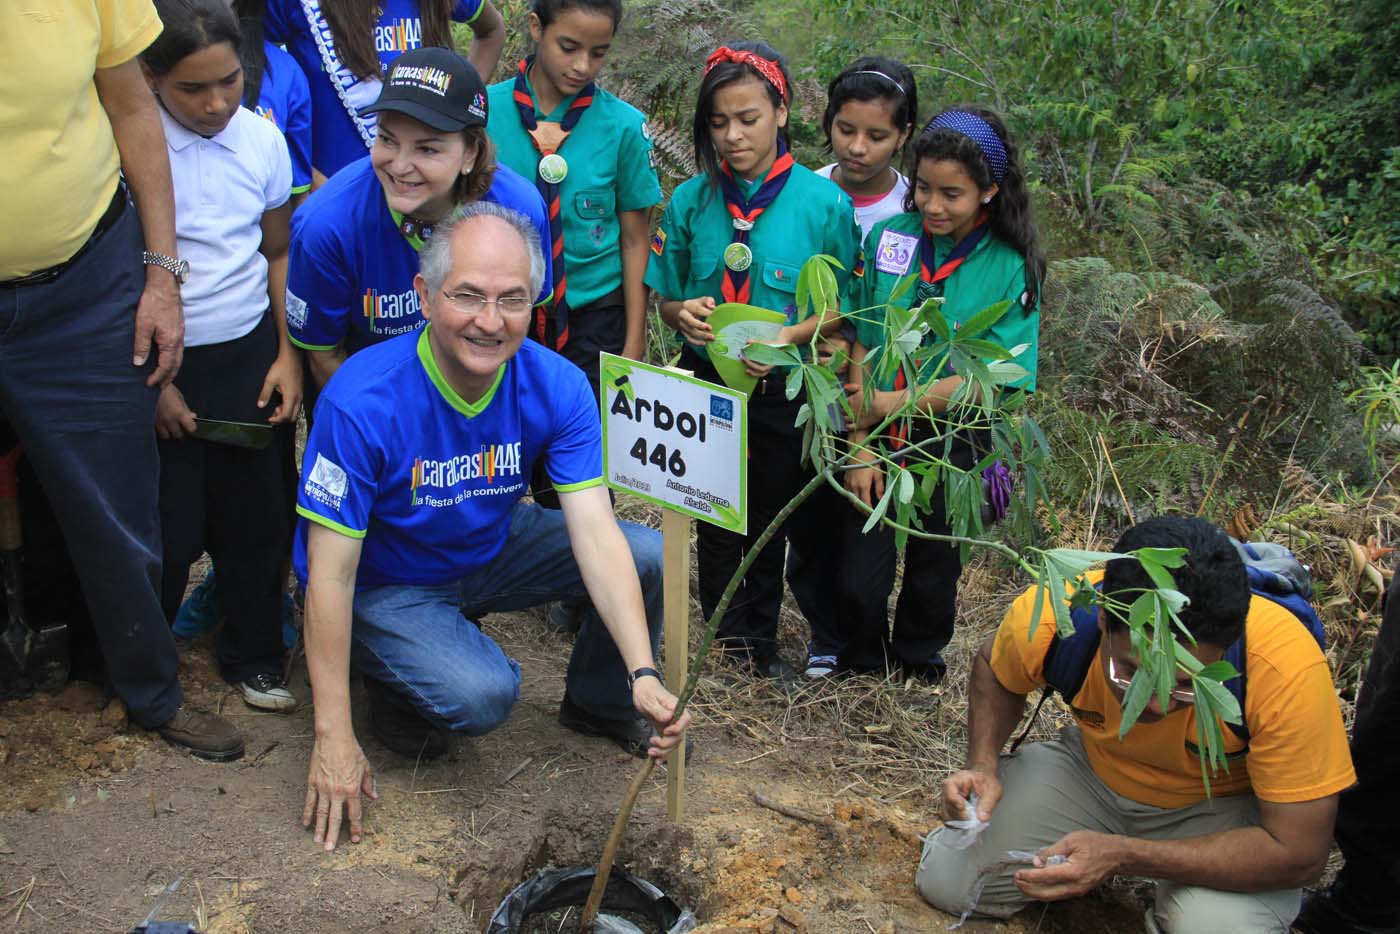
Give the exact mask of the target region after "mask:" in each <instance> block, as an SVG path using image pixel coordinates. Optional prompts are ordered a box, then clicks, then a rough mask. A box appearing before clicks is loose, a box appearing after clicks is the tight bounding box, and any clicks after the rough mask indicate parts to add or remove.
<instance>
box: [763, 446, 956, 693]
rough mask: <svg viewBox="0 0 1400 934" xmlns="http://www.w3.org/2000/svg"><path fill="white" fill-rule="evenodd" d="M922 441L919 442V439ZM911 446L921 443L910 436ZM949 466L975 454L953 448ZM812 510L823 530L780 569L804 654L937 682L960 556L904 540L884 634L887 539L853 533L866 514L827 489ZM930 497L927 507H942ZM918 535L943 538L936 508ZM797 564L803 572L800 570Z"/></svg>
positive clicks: (889, 566) (883, 531)
mask: <svg viewBox="0 0 1400 934" xmlns="http://www.w3.org/2000/svg"><path fill="white" fill-rule="evenodd" d="M924 437H926V436H924ZM913 440H914V442H915V443H917V442H918V441H920V440H922V437H921V436H919V435H917V434H916V436H915V437H914V439H913ZM948 456H949V459H950V460H951V461H952V462H953V464H955V465H956V466H957V467H959V468H962V469H964V470H966V469H970V468H971V467H972V465H973V463H974V462H975V457H976V456H975V454H974V453H973V450H972V448H971V447H970V446H969V445H967V444H960V443H955V444H954V446H953V448H952V449H951V451H950V452H949V455H948ZM820 495H821V502H820V504H819V505H818V506H817V508H816V512H817V514H818V515H819V516H820V517H821V521H823V522H824V523H825V527H824V528H823V529H822V532H821V535H820V539H819V542H818V544H817V545H816V546H815V547H814V548H813V549H812V550H811V551H810V552H808V553H807V554H805V555H804V554H803V553H801V552H794V554H793V556H792V561H791V563H790V566H789V569H788V580H789V583H790V584H791V586H792V592H793V596H794V598H796V600H797V604H798V606H800V607H801V608H802V612H803V615H805V616H806V617H807V618H808V620H809V621H810V622H811V624H812V642H811V644H810V645H809V647H808V651H809V653H810V654H812V655H834V656H836V658H837V660H838V661H839V663H840V664H841V665H842V666H843V667H846V668H849V669H852V670H854V671H878V670H882V669H885V668H887V667H889V666H894V665H898V666H899V667H902V668H904V669H905V670H906V671H910V672H914V673H918V674H922V675H932V676H935V677H938V676H941V675H942V674H943V672H944V671H946V668H947V666H946V665H945V664H944V662H943V657H942V652H943V649H944V648H945V647H946V646H947V645H948V643H949V642H950V641H951V640H952V638H953V625H954V620H955V618H956V611H957V593H958V577H959V576H960V575H961V574H962V556H961V554H960V553H959V549H958V546H957V545H951V544H948V543H946V542H938V541H929V540H927V539H921V538H915V537H913V536H910V538H909V540H908V543H907V545H906V546H905V550H904V582H903V586H901V587H900V591H899V599H898V601H897V602H896V604H895V614H894V627H893V631H891V628H890V622H889V610H888V603H889V597H890V593H891V592H892V591H893V590H894V580H895V566H896V562H897V558H898V555H897V553H896V550H895V546H894V532H893V531H891V530H890V529H889V528H887V527H883V526H876V527H875V528H873V529H871V530H870V531H869V532H867V533H865V534H863V535H862V534H861V529H862V528H863V527H864V525H865V522H866V519H867V518H868V516H867V514H866V513H864V512H861V511H860V510H858V509H856V508H855V507H854V506H853V505H851V503H850V502H849V501H848V500H846V499H845V498H844V497H842V496H841V495H840V494H838V493H836V492H835V491H834V490H829V491H823V492H822V493H821V494H820ZM942 495H943V494H942V490H941V489H939V490H935V492H934V494H933V501H934V502H935V503H938V502H941V501H942ZM923 530H924V531H925V532H930V533H933V534H936V535H947V534H949V532H950V529H949V527H948V521H947V517H946V516H945V514H944V512H943V510H941V509H938V510H935V511H934V512H932V513H931V514H929V515H927V516H924V517H923ZM804 561H807V562H810V566H801V565H802V563H803V562H804Z"/></svg>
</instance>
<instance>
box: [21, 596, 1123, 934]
mask: <svg viewBox="0 0 1400 934" xmlns="http://www.w3.org/2000/svg"><path fill="white" fill-rule="evenodd" d="M483 625H484V628H485V630H486V631H487V632H488V634H490V635H491V636H492V637H493V638H495V639H497V640H498V641H499V642H500V643H501V644H502V646H503V647H504V648H505V649H506V651H507V652H508V653H509V654H510V655H512V656H513V657H514V658H516V659H518V660H519V661H520V662H521V664H522V667H523V669H524V676H523V678H524V680H523V685H522V697H521V701H520V704H519V705H518V707H517V709H516V710H515V712H514V714H513V715H512V717H511V719H510V721H509V722H508V723H507V724H506V725H505V726H504V727H503V728H502V729H500V730H497V731H496V732H494V733H492V734H490V735H488V736H485V737H481V738H477V739H465V738H459V739H454V745H453V747H452V749H451V751H450V753H449V755H448V756H446V757H444V758H443V759H441V760H438V761H436V762H423V763H420V762H414V761H412V760H409V759H406V758H403V757H401V756H397V755H395V754H393V753H390V752H388V751H387V750H385V749H383V748H382V747H380V746H379V745H378V744H377V743H376V742H375V741H374V740H373V739H372V738H370V737H369V736H368V731H367V729H365V726H364V725H365V723H366V710H365V702H364V697H363V693H362V691H361V690H360V688H359V686H358V684H357V685H355V687H354V691H353V699H354V716H355V720H356V723H357V725H358V726H359V734H360V739H361V742H362V743H363V745H364V749H365V753H366V755H367V756H368V758H369V760H370V762H371V764H372V766H373V768H374V774H375V777H376V781H377V785H378V791H379V795H380V797H379V800H378V801H377V802H374V803H373V804H371V805H369V806H368V808H367V811H366V816H365V836H364V840H363V842H361V843H359V844H358V845H351V844H348V843H342V844H341V845H340V846H339V847H338V848H337V849H336V851H335V852H333V853H326V852H324V850H323V849H322V848H321V847H320V846H318V845H317V844H315V843H314V842H313V841H312V839H311V834H310V832H308V831H305V830H303V829H302V828H301V826H300V815H301V808H302V803H303V800H304V796H305V790H306V769H307V757H308V755H309V752H310V749H311V741H312V717H311V709H310V706H309V700H310V689H309V687H308V686H307V683H306V680H305V675H304V669H301V670H300V671H299V672H298V673H297V674H296V675H294V677H293V685H292V686H293V688H294V690H295V691H296V693H297V694H298V696H299V697H300V698H301V699H302V701H303V705H302V706H301V707H300V708H299V709H298V710H297V711H296V712H294V713H292V714H290V715H277V714H262V713H257V712H254V711H252V710H251V709H249V708H248V707H246V706H245V705H244V704H243V702H242V700H241V698H239V697H238V696H237V695H236V694H235V693H234V692H233V691H232V690H231V689H230V688H229V687H228V686H227V685H225V684H224V683H223V682H222V681H221V680H220V679H219V677H218V674H217V672H216V670H215V666H214V664H213V661H212V659H211V656H210V650H209V647H208V645H207V644H206V643H205V642H199V643H196V644H195V646H194V647H192V648H191V649H189V650H188V651H187V652H186V653H185V656H184V660H183V663H182V666H181V667H182V670H181V679H182V681H183V683H184V684H185V686H186V690H187V693H188V695H189V700H191V701H192V702H194V703H195V704H197V705H201V706H204V707H206V708H208V709H214V710H219V711H221V712H222V713H223V714H224V715H225V716H227V717H229V718H230V719H231V720H233V722H234V723H235V724H236V725H237V726H238V727H239V729H241V730H242V731H243V734H244V736H245V738H246V740H247V754H246V756H245V757H244V758H243V759H242V760H240V761H238V762H234V763H229V764H212V763H208V762H204V761H201V760H199V759H196V758H194V757H192V756H190V755H188V754H186V753H183V752H180V751H178V750H176V749H175V748H174V747H172V746H169V745H168V744H166V743H165V742H164V741H162V740H161V739H160V738H159V737H158V736H157V735H156V734H153V733H150V732H148V731H145V730H142V729H139V728H136V727H134V726H130V725H128V724H127V722H126V717H125V711H124V710H123V709H122V707H121V704H120V703H119V702H116V701H110V700H108V699H107V698H106V697H105V696H104V695H103V693H102V692H101V691H100V690H99V689H98V688H96V687H94V686H91V685H85V684H80V683H75V684H72V685H70V686H69V687H68V688H66V689H65V690H64V691H63V692H62V693H61V694H58V695H56V696H52V697H47V696H38V697H32V698H29V699H26V700H23V701H17V702H10V703H6V704H0V782H3V784H4V786H5V787H6V789H7V790H8V793H7V794H6V795H4V796H3V799H0V896H3V898H0V924H4V925H5V926H6V927H7V928H9V929H12V930H16V931H21V932H24V931H102V932H106V931H111V932H125V931H127V930H129V929H130V928H131V927H132V926H133V925H135V924H137V923H138V922H140V921H141V920H142V919H143V918H145V917H146V915H147V913H148V912H150V911H151V910H152V908H153V906H154V905H155V904H156V902H157V899H158V898H159V897H160V896H161V894H162V893H163V892H164V891H165V890H166V888H167V886H169V885H170V884H171V883H172V882H173V881H174V880H176V879H179V880H181V884H180V885H179V887H178V889H177V890H176V891H175V892H174V893H173V894H171V895H170V897H169V898H168V899H167V900H166V901H165V902H164V903H163V904H162V905H161V907H160V908H159V910H158V912H157V913H156V919H157V920H182V921H189V922H193V923H196V924H197V926H198V927H199V929H200V930H201V931H205V932H208V934H252V932H323V931H324V932H372V931H373V932H377V931H386V930H394V931H396V932H409V934H412V932H434V934H450V932H476V931H481V930H482V929H484V927H485V925H486V922H487V920H488V919H489V917H490V914H491V912H492V911H493V910H494V908H495V906H496V905H497V904H498V903H499V901H500V899H501V898H502V897H503V896H504V895H505V893H506V892H507V891H509V889H510V888H511V887H512V886H514V885H515V884H516V883H517V882H519V881H520V880H521V879H522V878H524V877H525V876H527V875H528V874H530V873H532V872H534V871H535V870H537V869H539V868H542V867H545V866H582V865H591V864H593V863H594V862H596V860H597V858H598V855H599V853H600V852H601V850H602V845H603V841H604V838H605V837H606V835H607V833H608V830H609V828H610V826H611V823H612V820H613V817H614V816H615V814H616V810H617V807H618V804H619V801H620V799H621V796H622V792H623V790H624V788H625V787H626V785H627V783H628V781H629V780H630V779H631V777H632V775H633V774H634V769H635V768H636V767H637V761H636V760H634V759H631V758H629V757H627V756H626V755H625V754H624V753H622V752H621V751H620V750H619V749H617V748H616V747H614V746H613V745H611V744H610V743H607V742H605V741H602V740H597V739H591V738H587V737H583V736H579V735H577V734H574V733H572V732H570V731H568V730H565V729H563V728H562V727H560V726H559V725H558V723H557V722H556V719H555V715H556V711H557V707H558V703H559V699H560V697H561V696H562V693H563V674H564V667H565V663H566V661H567V658H568V651H569V637H566V636H562V635H559V634H556V633H554V632H552V631H550V630H549V629H548V628H547V627H546V625H545V624H544V623H543V621H542V617H541V616H540V615H536V614H515V615H508V616H507V615H500V616H492V617H488V618H487V619H486V620H484V621H483ZM961 644H962V641H961V640H960V642H959V644H958V645H961ZM955 647H956V646H955ZM967 650H968V649H967V647H966V646H963V647H962V648H961V651H963V652H966V651H967ZM717 677H719V676H717ZM726 677H729V676H726ZM716 683H717V682H716ZM705 696H706V692H705V691H704V690H703V689H702V692H701V694H700V696H699V701H700V703H699V704H698V705H697V708H696V712H697V722H696V725H695V727H694V730H693V736H694V740H695V749H694V753H693V755H692V758H691V760H690V763H689V766H688V768H687V772H686V774H687V798H686V817H685V820H684V823H683V824H681V825H679V826H678V825H675V824H672V823H669V822H668V821H667V820H666V818H665V774H664V770H662V769H658V770H656V772H655V773H654V775H653V778H652V779H651V780H650V783H649V785H648V786H647V787H646V788H645V789H644V790H643V793H642V795H641V797H640V800H639V802H638V805H637V808H636V811H635V813H634V815H633V817H632V821H631V824H630V825H629V828H628V833H627V837H626V839H625V841H624V844H623V847H622V852H621V856H620V859H619V862H620V863H621V864H622V865H624V866H626V867H627V868H628V869H630V870H631V871H632V872H634V873H636V874H637V875H639V876H641V877H643V878H646V879H649V880H651V881H652V882H654V883H655V884H657V885H658V886H660V887H661V888H662V889H663V890H665V891H666V892H667V893H668V894H669V895H670V896H671V897H672V898H674V899H675V900H676V902H677V903H679V904H680V905H682V906H683V907H689V908H691V909H692V910H694V911H695V912H696V914H697V915H698V917H699V918H700V919H701V920H702V922H703V923H702V926H701V928H700V931H701V932H703V934H721V932H731V934H737V932H760V934H767V932H772V934H784V932H793V931H799V932H800V931H810V932H814V934H821V932H833V934H835V932H839V934H850V932H869V934H895V932H923V931H929V932H937V931H944V930H947V928H948V926H949V925H950V924H951V923H953V922H954V921H955V920H956V919H954V918H950V917H948V916H947V915H944V914H942V913H940V912H938V911H936V910H934V909H932V908H930V907H928V906H927V905H925V904H924V903H923V902H922V901H921V900H920V898H919V896H918V894H917V892H916V891H915V889H914V886H913V873H914V869H915V866H916V864H917V862H918V858H919V852H920V848H919V843H918V838H919V836H920V835H921V834H923V833H924V832H926V831H927V830H928V828H929V827H930V826H931V824H932V822H933V819H934V818H933V815H934V813H935V810H934V797H933V787H932V785H931V784H930V786H929V787H915V788H912V789H910V790H909V792H908V793H907V794H904V795H902V796H900V797H898V798H897V799H894V798H891V797H884V798H882V797H879V796H877V795H875V794H874V793H872V792H869V791H865V790H864V789H863V788H862V787H861V786H860V784H859V783H856V784H855V785H852V783H851V782H850V781H849V779H848V778H847V777H846V776H844V775H838V774H835V773H832V772H830V771H829V770H826V769H824V768H823V765H824V763H826V762H827V761H828V759H827V755H826V753H825V752H824V751H823V747H824V744H825V743H826V742H827V741H828V740H829V739H830V737H823V736H820V735H812V736H805V737H804V736H795V735H791V734H790V733H789V732H788V731H786V730H778V731H775V732H763V731H759V730H755V729H753V728H752V727H749V726H747V725H746V723H745V721H743V720H742V719H736V718H734V717H732V716H722V715H719V712H718V711H717V710H716V709H714V708H713V706H710V705H707V704H705V703H704V701H705ZM748 696H750V697H752V698H753V704H754V705H756V709H755V710H750V711H749V713H750V714H751V715H757V716H759V717H766V716H767V715H768V712H769V711H771V712H772V716H773V719H774V722H776V721H777V720H778V719H779V718H781V717H782V716H783V714H782V711H783V710H784V709H786V704H787V702H786V701H785V700H783V699H781V698H779V697H777V695H775V694H773V693H772V691H771V689H770V688H768V687H767V686H763V685H753V686H752V687H751V689H749V693H748ZM817 702H818V703H822V702H824V701H821V700H819V701H817ZM935 702H936V700H935ZM755 792H760V793H762V794H763V795H764V796H766V800H769V802H770V804H773V803H776V804H778V805H780V806H782V807H786V808H788V809H790V810H792V809H795V810H796V812H797V813H798V814H805V815H808V816H809V817H811V816H814V817H815V818H816V819H815V820H813V819H802V818H794V817H790V816H786V815H784V814H782V813H779V812H778V811H777V810H774V809H773V808H772V807H764V806H760V805H759V804H758V803H756V801H755ZM863 792H864V793H863ZM1140 919H1141V908H1140V907H1138V906H1137V903H1136V902H1134V901H1133V900H1132V899H1130V898H1125V897H1123V895H1122V893H1121V892H1118V893H1112V892H1111V893H1109V894H1108V895H1106V896H1103V897H1100V898H1097V899H1091V900H1082V901H1080V902H1079V903H1076V904H1073V905H1057V906H1052V907H1051V908H1050V909H1048V910H1047V909H1043V908H1036V909H1032V910H1028V911H1026V912H1023V913H1022V914H1021V915H1019V916H1017V917H1016V918H1013V919H1012V920H1011V921H1010V922H1007V923H997V922H976V921H974V922H969V923H968V924H967V925H966V926H965V927H964V928H963V930H965V931H968V932H971V934H985V932H991V931H997V932H1003V931H1005V932H1015V934H1028V932H1032V931H1043V932H1054V931H1061V932H1070V931H1073V932H1076V934H1078V932H1093V931H1106V932H1107V931H1113V932H1119V931H1137V930H1140V929H1141V920H1140Z"/></svg>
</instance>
